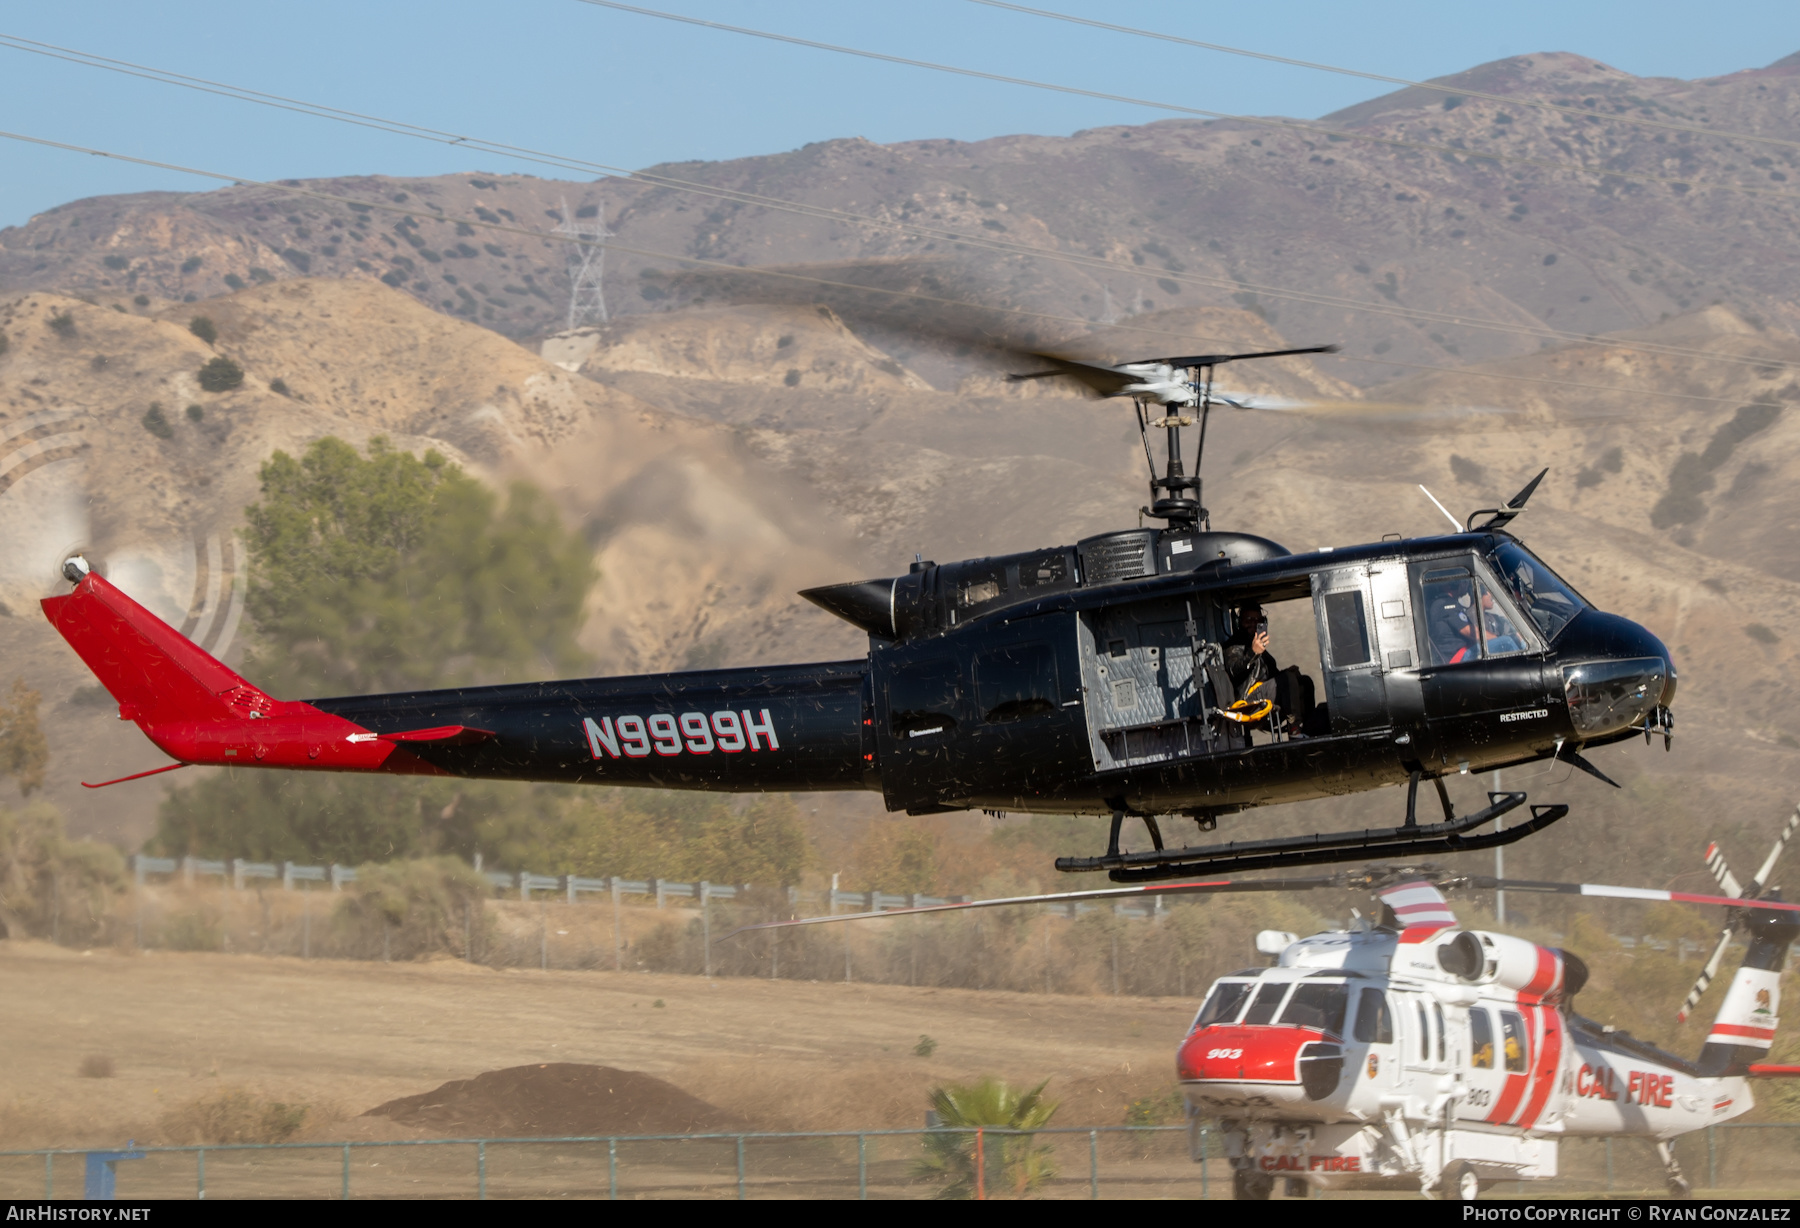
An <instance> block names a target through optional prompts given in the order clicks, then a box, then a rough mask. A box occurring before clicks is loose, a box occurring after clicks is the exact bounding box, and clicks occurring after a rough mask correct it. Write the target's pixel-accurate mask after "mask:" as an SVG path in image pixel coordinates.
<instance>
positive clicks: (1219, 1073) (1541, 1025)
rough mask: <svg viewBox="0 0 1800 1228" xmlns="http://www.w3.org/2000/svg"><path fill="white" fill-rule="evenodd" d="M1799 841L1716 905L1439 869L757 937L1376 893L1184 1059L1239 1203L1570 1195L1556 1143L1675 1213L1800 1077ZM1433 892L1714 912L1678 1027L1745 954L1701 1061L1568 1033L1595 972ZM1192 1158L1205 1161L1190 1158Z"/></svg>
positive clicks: (1678, 895)
mask: <svg viewBox="0 0 1800 1228" xmlns="http://www.w3.org/2000/svg"><path fill="white" fill-rule="evenodd" d="M1797 827H1800V810H1796V812H1795V814H1794V816H1793V817H1792V818H1790V819H1789V820H1788V823H1787V826H1786V828H1785V829H1784V830H1783V831H1782V834H1781V837H1780V839H1779V840H1778V841H1777V842H1776V844H1775V848H1774V850H1773V851H1772V852H1771V853H1770V854H1769V856H1768V858H1767V859H1766V860H1765V861H1764V863H1763V865H1762V868H1761V869H1760V870H1759V871H1758V872H1757V875H1756V878H1755V879H1754V880H1753V881H1752V882H1751V884H1750V885H1749V887H1748V888H1745V887H1743V886H1742V885H1740V884H1739V883H1738V882H1737V880H1736V879H1735V878H1733V877H1732V875H1731V873H1730V871H1729V869H1728V868H1727V867H1726V865H1725V862H1724V859H1723V857H1722V856H1720V855H1719V854H1718V851H1717V848H1716V846H1713V847H1709V848H1708V849H1707V864H1708V866H1709V868H1711V869H1712V870H1713V873H1714V875H1715V876H1716V877H1717V878H1718V880H1719V883H1720V887H1721V889H1722V890H1724V891H1725V892H1726V894H1725V895H1720V896H1713V895H1695V894H1690V893H1685V892H1677V891H1652V890H1645V889H1642V888H1636V887H1612V886H1605V885H1601V884H1595V883H1549V882H1534V881H1527V880H1519V879H1496V878H1489V877H1482V876H1471V875H1456V874H1451V873H1448V872H1445V871H1442V870H1437V869H1435V868H1433V867H1428V866H1371V867H1366V868H1364V869H1362V870H1358V871H1348V872H1341V873H1338V874H1333V875H1329V876H1320V877H1314V878H1278V879H1260V880H1223V879H1220V880H1210V881H1204V882H1184V883H1156V884H1143V885H1137V886H1129V887H1115V888H1104V889H1100V890H1095V891H1075V892H1061V893H1057V894H1053V895H1038V896H1017V897H1011V898H1006V899H994V900H974V901H969V902H966V903H952V904H941V905H929V906H924V907H919V908H902V909H890V910H887V911H885V912H880V913H851V914H840V915H838V916H835V917H808V918H802V919H799V920H793V921H776V922H766V923H764V924H763V925H758V926H748V927H745V928H746V929H764V928H770V927H776V926H791V925H810V924H823V923H829V922H837V921H847V920H863V919H869V918H874V917H895V916H905V915H917V914H921V913H938V912H951V911H958V910H963V909H969V908H993V907H1003V906H1009V905H1021V904H1046V903H1066V902H1069V901H1074V900H1107V899H1113V900H1117V899H1123V898H1130V897H1134V896H1136V897H1155V896H1161V895H1193V894H1213V893H1236V892H1248V891H1302V890H1317V889H1321V888H1340V889H1341V888H1352V889H1354V888H1368V889H1370V890H1372V891H1373V892H1374V893H1375V895H1376V897H1377V898H1378V899H1379V901H1380V905H1381V908H1380V915H1379V916H1378V917H1377V918H1375V919H1367V918H1362V917H1357V918H1356V919H1355V921H1354V922H1353V923H1352V925H1351V926H1350V927H1349V928H1347V929H1342V930H1331V931H1328V932H1325V933H1320V934H1314V935H1312V936H1311V937H1307V938H1298V937H1296V936H1295V935H1293V934H1288V933H1280V932H1276V931H1272V930H1265V931H1264V932H1263V933H1261V934H1259V935H1258V936H1257V943H1256V945H1257V950H1258V951H1259V952H1261V953H1263V954H1264V955H1268V956H1272V957H1274V961H1275V962H1274V965H1273V966H1272V967H1264V968H1252V969H1248V970H1246V971H1243V972H1238V973H1233V974H1232V975H1230V976H1225V977H1221V978H1220V979H1219V980H1218V981H1216V982H1215V983H1214V984H1213V986H1212V988H1211V989H1210V990H1209V991H1208V993H1207V995H1206V998H1205V1000H1204V1001H1203V1003H1202V1005H1201V1007H1200V1010H1199V1013H1198V1014H1197V1015H1196V1016H1195V1018H1194V1021H1193V1024H1192V1026H1191V1027H1190V1028H1189V1030H1188V1034H1187V1036H1186V1038H1185V1039H1184V1040H1183V1041H1182V1043H1181V1047H1180V1049H1179V1050H1178V1052H1177V1055H1176V1061H1175V1065H1176V1072H1177V1076H1178V1078H1179V1080H1180V1084H1181V1088H1182V1092H1183V1094H1184V1095H1185V1097H1186V1102H1187V1106H1188V1109H1187V1111H1188V1115H1189V1117H1190V1120H1191V1121H1193V1123H1194V1124H1195V1126H1196V1130H1195V1138H1196V1139H1198V1129H1197V1127H1198V1123H1199V1121H1200V1120H1201V1119H1217V1120H1218V1121H1219V1122H1220V1126H1221V1128H1222V1131H1223V1135H1224V1139H1225V1146H1226V1154H1227V1155H1228V1156H1229V1157H1230V1159H1231V1163H1232V1170H1233V1181H1232V1187H1233V1194H1234V1195H1235V1196H1236V1197H1238V1198H1245V1199H1260V1198H1268V1197H1269V1196H1270V1195H1271V1193H1272V1192H1273V1190H1274V1186H1275V1182H1276V1181H1277V1180H1283V1181H1285V1182H1287V1187H1286V1188H1287V1192H1288V1193H1289V1194H1303V1193H1309V1192H1311V1190H1312V1189H1322V1190H1350V1189H1417V1190H1419V1191H1420V1192H1422V1193H1425V1194H1437V1195H1440V1196H1446V1197H1450V1198H1456V1199H1472V1198H1475V1197H1477V1196H1478V1195H1479V1194H1480V1192H1481V1190H1482V1188H1483V1187H1484V1186H1485V1185H1487V1184H1489V1183H1491V1182H1495V1181H1530V1180H1536V1179H1541V1178H1550V1177H1554V1176H1556V1175H1557V1144H1558V1141H1559V1140H1560V1139H1564V1138H1602V1137H1612V1136H1622V1137H1635V1138H1645V1139H1649V1140H1651V1141H1652V1142H1654V1143H1655V1145H1656V1148H1657V1152H1658V1155H1659V1156H1660V1157H1661V1159H1662V1162H1663V1165H1664V1169H1665V1172H1666V1174H1667V1179H1668V1189H1669V1193H1670V1194H1671V1195H1672V1196H1674V1197H1678V1198H1679V1197H1686V1196H1687V1194H1688V1190H1689V1186H1688V1182H1687V1179H1686V1178H1685V1177H1684V1176H1683V1175H1682V1172H1681V1169H1680V1166H1679V1165H1678V1164H1677V1163H1676V1161H1675V1156H1674V1153H1673V1151H1672V1149H1671V1142H1672V1140H1674V1139H1676V1138H1678V1137H1680V1136H1681V1135H1684V1134H1688V1133H1691V1132H1693V1131H1695V1130H1699V1129H1703V1128H1704V1127H1706V1126H1709V1125H1716V1124H1718V1123H1719V1122H1722V1121H1727V1120H1729V1119H1731V1118H1733V1117H1738V1116H1740V1115H1742V1114H1744V1113H1746V1112H1748V1111H1749V1110H1750V1109H1751V1108H1752V1107H1754V1105H1755V1100H1754V1098H1753V1097H1752V1096H1751V1093H1750V1081H1751V1080H1752V1079H1756V1078H1775V1077H1797V1076H1800V1066H1775V1065H1770V1064H1768V1063H1767V1061H1766V1059H1767V1057H1768V1055H1769V1049H1770V1046H1771V1045H1772V1044H1773V1042H1774V1038H1775V1031H1776V1028H1777V1026H1778V1023H1779V1020H1778V1017H1777V1016H1778V1012H1779V1010H1780V1001H1781V971H1782V968H1783V967H1784V965H1785V963H1786V960H1787V952H1788V946H1789V944H1790V943H1792V942H1793V941H1794V939H1795V938H1796V937H1800V904H1790V903H1786V902H1784V901H1783V900H1782V899H1781V898H1780V893H1779V891H1778V890H1775V889H1772V888H1770V887H1769V886H1768V882H1769V875H1770V874H1771V872H1772V871H1773V870H1774V867H1775V861H1776V858H1777V857H1779V856H1780V854H1781V851H1782V849H1783V848H1784V847H1785V846H1786V844H1787V842H1788V840H1789V839H1790V838H1791V837H1792V835H1793V834H1794V831H1795V829H1796V828H1797ZM1440 888H1442V889H1463V888H1477V889H1489V890H1491V889H1500V890H1504V891H1516V892H1549V893H1557V894H1572V895H1583V896H1590V897H1598V898H1603V899H1624V900H1653V901H1654V900H1663V901H1674V902H1679V903H1689V904H1712V905H1722V906H1724V907H1726V908H1729V909H1730V910H1731V912H1730V914H1729V916H1730V921H1729V922H1728V924H1727V927H1726V930H1725V933H1724V935H1723V936H1722V937H1721V940H1720V942H1719V945H1718V947H1717V949H1716V950H1715V951H1714V953H1713V956H1712V959H1711V960H1710V961H1709V963H1708V965H1707V969H1706V971H1705V973H1703V974H1702V976H1701V978H1700V982H1699V984H1697V985H1696V986H1695V989H1694V992H1693V993H1692V994H1691V995H1690V996H1689V999H1688V1002H1687V1004H1686V1005H1684V1006H1683V1008H1682V1012H1681V1017H1682V1018H1683V1019H1685V1018H1686V1017H1687V1012H1688V1011H1689V1010H1690V1009H1691V1008H1692V1006H1693V1004H1694V1003H1695V1001H1697V1000H1698V998H1699V996H1700V995H1701V994H1702V993H1703V992H1705V989H1706V987H1707V984H1708V983H1709V982H1710V980H1711V979H1712V977H1713V976H1714V975H1715V974H1716V972H1717V970H1718V966H1719V963H1720V961H1721V959H1722V958H1723V956H1724V954H1725V950H1726V947H1727V944H1728V943H1729V941H1730V939H1731V938H1732V936H1733V935H1734V934H1735V933H1738V932H1741V933H1743V934H1744V935H1745V937H1746V939H1747V942H1748V950H1747V952H1746V954H1745V956H1744V962H1743V964H1742V966H1741V967H1740V968H1739V969H1738V971H1737V972H1736V973H1735V974H1734V975H1733V977H1732V980H1731V986H1730V988H1729V989H1728V990H1727V991H1726V994H1725V1000H1724V1002H1723V1004H1722V1005H1721V1006H1720V1008H1719V1014H1718V1018H1717V1019H1716V1020H1714V1022H1713V1026H1712V1030H1711V1032H1710V1033H1709V1034H1708V1036H1707V1039H1706V1044H1705V1046H1704V1047H1703V1048H1702V1049H1701V1051H1700V1055H1699V1057H1698V1058H1697V1059H1696V1060H1693V1061H1689V1060H1688V1059H1686V1058H1683V1057H1680V1056H1678V1055H1676V1054H1674V1053H1669V1052H1667V1051H1665V1050H1663V1049H1660V1048H1658V1047H1657V1046H1655V1045H1653V1044H1650V1043H1649V1042H1647V1041H1642V1040H1639V1039H1637V1038H1635V1037H1633V1036H1631V1035H1630V1034H1629V1033H1626V1032H1621V1031H1618V1030H1616V1029H1614V1028H1612V1027H1609V1026H1607V1025H1604V1024H1600V1023H1596V1022H1594V1021H1593V1020H1591V1019H1586V1018H1583V1017H1582V1016H1581V1015H1579V1014H1577V1013H1575V1010H1574V1006H1573V1002H1574V998H1575V995H1576V994H1577V993H1578V992H1579V991H1580V990H1581V988H1582V986H1583V985H1585V984H1586V983H1587V979H1588V969H1587V966H1586V965H1585V964H1583V963H1582V961H1581V959H1580V958H1579V957H1578V956H1576V955H1574V954H1572V953H1570V952H1568V951H1563V950H1559V949H1556V948H1552V947H1545V946H1540V945H1538V944H1537V943H1535V942H1529V941H1527V940H1525V939H1523V938H1518V937H1515V936H1513V935H1510V934H1497V933H1491V932H1488V931H1484V930H1468V929H1462V928H1460V927H1459V926H1458V924H1457V919H1456V915H1455V913H1454V912H1452V911H1451V909H1450V906H1449V904H1448V903H1447V902H1446V900H1445V898H1444V895H1443V891H1442V890H1440ZM1196 1158H1198V1152H1196Z"/></svg>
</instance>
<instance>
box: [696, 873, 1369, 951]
mask: <svg viewBox="0 0 1800 1228" xmlns="http://www.w3.org/2000/svg"><path fill="white" fill-rule="evenodd" d="M1347 885H1350V884H1349V882H1348V876H1346V875H1342V874H1328V875H1318V876H1315V877H1311V878H1259V879H1249V880H1245V879H1226V878H1218V879H1205V880H1195V881H1190V882H1178V883H1141V884H1133V885H1130V886H1126V887H1097V888H1095V889H1093V890H1092V891H1055V892H1051V893H1050V894H1048V895H1012V896H1003V897H1000V898H997V899H992V900H958V901H953V902H951V903H948V904H921V905H918V906H917V907H915V908H888V909H883V910H881V911H879V912H847V913H838V914H836V915H834V916H827V917H795V918H792V919H789V920H786V921H760V922H758V923H757V924H755V925H743V926H739V927H738V928H737V929H734V930H732V931H731V934H742V933H745V932H746V931H749V930H769V929H785V928H787V927H789V926H795V925H829V924H831V923H832V922H834V921H873V920H876V919H878V918H881V917H921V916H925V915H927V914H931V913H945V912H967V911H968V910H970V909H974V908H1008V907H1014V906H1017V905H1025V904H1072V903H1076V902H1078V901H1081V900H1123V899H1131V898H1133V897H1155V896H1164V895H1208V894H1217V893H1224V892H1240V891H1312V890H1315V889H1318V888H1322V887H1343V886H1347ZM731 934H727V935H726V937H727V938H729V937H731Z"/></svg>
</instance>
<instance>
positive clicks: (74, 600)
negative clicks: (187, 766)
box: [42, 572, 274, 724]
mask: <svg viewBox="0 0 1800 1228" xmlns="http://www.w3.org/2000/svg"><path fill="white" fill-rule="evenodd" d="M42 604H43V607H44V614H45V616H46V617H48V618H49V619H50V625H51V626H53V627H55V628H56V629H57V630H58V631H60V632H62V636H63V638H64V639H66V640H67V641H69V646H70V647H71V648H73V649H74V650H75V651H76V653H77V654H78V655H79V656H80V657H81V659H82V660H83V661H85V662H87V667H88V668H89V669H91V670H93V671H94V676H95V677H96V678H98V679H100V684H101V685H102V686H104V687H105V688H106V689H107V691H108V692H110V693H111V695H112V697H113V698H114V699H116V700H118V701H119V717H120V719H122V720H132V721H137V722H139V723H140V724H161V723H163V722H165V721H204V720H231V719H236V718H244V717H249V716H251V715H257V716H261V715H265V714H267V713H268V711H269V709H270V708H271V707H273V706H274V701H273V700H271V699H270V698H269V697H268V696H267V695H265V694H264V693H263V692H261V691H259V690H258V689H257V688H255V687H253V686H251V685H250V684H249V683H248V682H245V681H244V680H243V679H242V678H241V677H239V676H238V675H237V674H235V673H233V672H232V671H231V670H229V669H227V668H225V666H224V665H222V664H220V663H219V662H218V661H217V660H216V659H214V658H213V657H210V656H208V655H207V654H206V653H205V652H204V651H202V650H201V648H200V647H199V645H197V644H195V643H193V642H192V641H190V640H189V639H188V638H187V637H186V636H184V635H182V634H181V632H179V631H177V630H175V628H173V627H171V626H169V624H168V623H166V622H164V621H163V620H162V619H160V618H158V617H157V616H156V615H154V614H152V613H151V612H150V611H149V610H146V609H145V608H144V607H143V606H141V605H139V604H138V603H137V602H135V601H133V600H132V599H131V598H130V597H127V596H126V595H125V594H124V593H123V592H121V591H120V590H119V589H118V588H117V587H116V586H114V585H113V584H111V583H110V582H108V581H107V580H106V579H105V578H104V577H102V576H100V575H99V574H98V573H95V572H89V573H88V574H87V575H86V576H84V577H83V578H82V581H81V583H80V584H77V585H76V586H75V591H74V592H72V593H70V594H69V595H68V596H66V597H46V598H44V600H43V603H42Z"/></svg>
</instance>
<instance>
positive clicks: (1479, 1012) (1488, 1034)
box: [1469, 1006, 1494, 1070]
mask: <svg viewBox="0 0 1800 1228" xmlns="http://www.w3.org/2000/svg"><path fill="white" fill-rule="evenodd" d="M1469 1065H1471V1066H1473V1067H1474V1068H1475V1069H1477V1070H1492V1069H1493V1068H1494V1024H1493V1021H1492V1020H1491V1019H1489V1018H1488V1013H1487V1011H1486V1010H1484V1009H1483V1008H1481V1007H1479V1006H1477V1007H1473V1008H1471V1009H1470V1011H1469Z"/></svg>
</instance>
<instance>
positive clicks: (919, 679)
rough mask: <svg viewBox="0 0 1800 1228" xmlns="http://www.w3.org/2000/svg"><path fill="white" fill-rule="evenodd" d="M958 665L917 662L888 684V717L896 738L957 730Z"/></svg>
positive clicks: (943, 661)
mask: <svg viewBox="0 0 1800 1228" xmlns="http://www.w3.org/2000/svg"><path fill="white" fill-rule="evenodd" d="M959 690H960V688H959V687H958V685H957V678H956V662H955V661H954V660H951V659H950V658H948V657H942V658H938V659H935V660H930V661H914V662H912V663H911V664H909V665H902V666H900V667H898V668H897V669H895V670H894V672H893V675H892V677H891V678H890V679H889V681H888V713H889V718H888V719H889V721H890V722H891V724H892V725H893V729H894V736H895V737H896V738H920V737H924V736H926V735H927V734H934V733H943V732H944V731H946V730H949V729H954V728H956V701H957V697H958V692H959Z"/></svg>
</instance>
